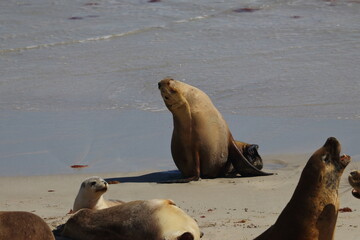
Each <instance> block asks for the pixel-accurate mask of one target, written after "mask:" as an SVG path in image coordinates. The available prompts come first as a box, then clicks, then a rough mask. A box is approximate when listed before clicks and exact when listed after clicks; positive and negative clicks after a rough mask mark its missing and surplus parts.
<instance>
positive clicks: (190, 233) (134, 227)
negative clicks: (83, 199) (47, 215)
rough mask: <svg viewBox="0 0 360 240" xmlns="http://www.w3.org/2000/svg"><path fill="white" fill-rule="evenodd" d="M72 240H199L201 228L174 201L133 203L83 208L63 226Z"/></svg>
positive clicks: (154, 200)
mask: <svg viewBox="0 0 360 240" xmlns="http://www.w3.org/2000/svg"><path fill="white" fill-rule="evenodd" d="M61 235H62V236H64V237H68V238H71V239H73V240H144V239H146V240H199V239H200V237H201V232H200V229H199V227H198V225H197V223H196V222H195V220H194V219H192V218H191V217H190V216H189V215H187V214H186V213H185V212H184V211H182V210H181V209H180V208H179V207H177V206H176V205H175V204H174V202H173V201H171V200H165V199H153V200H148V201H133V202H127V203H123V204H121V205H117V206H114V207H110V208H106V209H102V210H91V209H81V210H80V211H78V212H77V213H76V214H74V215H73V216H72V217H71V218H70V219H69V220H68V221H67V222H66V223H65V225H64V226H63V230H62V232H61Z"/></svg>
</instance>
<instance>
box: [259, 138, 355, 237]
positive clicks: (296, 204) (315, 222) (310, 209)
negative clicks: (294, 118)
mask: <svg viewBox="0 0 360 240" xmlns="http://www.w3.org/2000/svg"><path fill="white" fill-rule="evenodd" d="M340 151H341V145H340V143H339V142H338V140H337V139H336V138H334V137H330V138H328V139H327V141H326V143H325V145H324V146H323V147H321V148H320V149H318V150H317V151H316V152H315V153H314V154H313V155H312V156H311V157H310V159H309V161H308V162H307V164H306V166H305V168H304V170H303V171H302V174H301V177H300V180H299V183H298V185H297V187H296V189H295V192H294V194H293V196H292V198H291V199H290V201H289V203H288V204H287V205H286V207H285V208H284V210H283V211H282V212H281V214H280V216H279V217H278V219H277V221H276V222H275V224H274V225H272V226H271V227H270V228H269V229H268V230H266V231H265V232H264V233H263V234H261V235H260V236H259V237H257V238H255V239H256V240H270V239H271V240H273V239H277V240H285V239H286V240H288V239H292V240H315V239H318V240H331V239H333V237H334V230H335V224H336V220H337V215H338V209H339V196H338V188H339V182H340V178H341V175H342V173H343V171H344V169H345V167H346V166H347V165H348V164H349V162H350V156H343V157H340Z"/></svg>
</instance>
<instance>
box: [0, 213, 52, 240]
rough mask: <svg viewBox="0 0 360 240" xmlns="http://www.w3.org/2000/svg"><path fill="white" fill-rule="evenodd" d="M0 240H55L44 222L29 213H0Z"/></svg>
mask: <svg viewBox="0 0 360 240" xmlns="http://www.w3.org/2000/svg"><path fill="white" fill-rule="evenodd" d="M0 239H4V240H5V239H9V240H10V239H17V240H25V239H26V240H27V239H34V240H55V238H54V235H53V234H52V232H51V230H50V227H49V226H48V225H47V224H46V222H45V221H44V220H43V219H42V218H41V217H39V216H37V215H35V214H33V213H30V212H0Z"/></svg>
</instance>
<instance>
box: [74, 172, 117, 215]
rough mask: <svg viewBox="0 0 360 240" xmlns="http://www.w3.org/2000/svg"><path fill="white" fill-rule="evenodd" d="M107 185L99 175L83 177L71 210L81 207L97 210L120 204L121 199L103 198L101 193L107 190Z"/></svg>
mask: <svg viewBox="0 0 360 240" xmlns="http://www.w3.org/2000/svg"><path fill="white" fill-rule="evenodd" d="M108 186H109V184H108V183H107V182H106V181H105V180H104V179H102V178H101V177H91V178H88V179H85V180H84V181H83V182H82V184H81V186H80V189H79V192H78V194H77V196H76V198H75V202H74V206H73V212H76V211H78V210H80V209H82V208H89V209H94V210H99V209H104V208H108V207H112V206H115V205H118V204H122V203H123V202H122V201H117V200H105V198H104V196H103V194H104V193H105V192H106V191H107V189H108Z"/></svg>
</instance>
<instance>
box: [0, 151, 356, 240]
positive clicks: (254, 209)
mask: <svg viewBox="0 0 360 240" xmlns="http://www.w3.org/2000/svg"><path fill="white" fill-rule="evenodd" d="M310 155H311V154H310V153H309V154H301V155H296V154H294V155H290V154H289V155H268V156H264V161H265V162H267V163H268V164H269V163H270V164H271V163H273V164H276V165H281V166H283V167H281V168H279V169H276V170H275V171H274V172H276V175H273V176H267V177H253V178H241V177H238V178H218V179H202V180H200V181H198V182H191V183H186V184H157V183H155V181H157V180H162V179H166V178H171V177H173V176H174V175H175V176H176V175H177V173H176V172H159V171H156V170H154V171H146V172H129V173H121V174H119V173H111V174H110V173H109V174H101V177H103V178H105V179H107V180H118V181H120V183H119V184H112V185H110V187H109V190H108V192H107V193H106V194H105V197H106V198H107V199H119V200H123V201H132V200H138V199H153V198H169V199H172V200H174V201H175V202H176V203H177V205H178V206H180V207H181V208H182V209H184V210H185V211H186V212H187V213H188V214H189V215H190V216H192V217H193V218H195V219H196V220H197V221H198V223H199V226H200V228H201V230H202V231H203V233H204V236H203V238H202V239H204V240H219V239H244V240H245V239H253V238H254V237H256V236H258V235H259V234H261V233H262V232H263V231H264V230H266V229H267V228H268V227H269V226H270V225H271V224H273V223H274V222H275V220H276V219H277V217H278V215H279V213H280V212H281V211H282V209H283V208H284V207H285V205H286V204H287V202H288V201H289V199H290V197H291V195H292V193H293V191H294V189H295V187H296V185H297V182H298V180H299V177H300V174H301V171H302V169H303V167H304V165H305V163H306V162H307V160H308V158H309V157H310ZM289 159H291V161H289ZM289 163H290V164H289ZM357 167H358V163H356V162H355V163H350V165H349V166H348V167H347V168H346V169H345V172H344V174H343V177H342V181H341V183H340V188H339V194H340V198H341V200H340V208H345V207H348V208H350V209H351V210H352V212H340V213H339V216H338V220H337V225H336V231H335V239H360V226H359V223H360V202H359V200H358V199H355V198H354V197H353V196H352V195H351V193H350V187H349V186H348V184H347V181H346V178H347V175H348V174H349V172H350V171H351V170H353V169H356V168H357ZM90 176H92V175H89V174H70V175H51V176H31V177H2V178H1V181H0V186H1V189H6V194H1V195H0V205H1V206H2V210H4V211H11V210H22V211H29V212H33V213H35V214H37V215H39V216H41V217H42V218H44V219H45V221H46V222H47V223H48V224H49V226H50V227H51V228H52V229H54V228H55V227H56V226H58V225H60V224H62V223H64V222H65V221H66V220H67V219H68V218H69V216H70V215H69V214H67V213H68V212H69V211H70V209H71V208H72V205H73V202H74V199H75V196H76V194H77V192H78V190H79V187H80V184H81V182H82V181H83V180H84V179H85V178H87V177H90ZM57 239H61V238H57Z"/></svg>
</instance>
